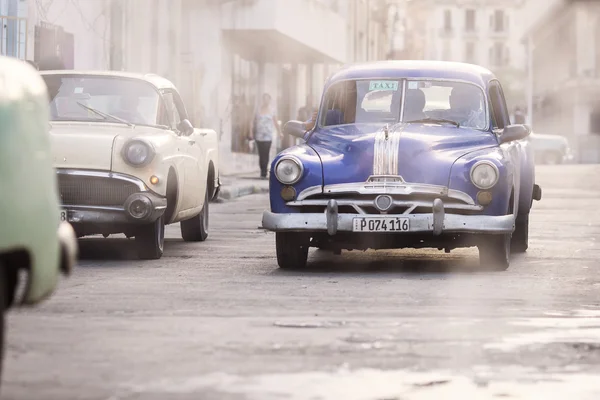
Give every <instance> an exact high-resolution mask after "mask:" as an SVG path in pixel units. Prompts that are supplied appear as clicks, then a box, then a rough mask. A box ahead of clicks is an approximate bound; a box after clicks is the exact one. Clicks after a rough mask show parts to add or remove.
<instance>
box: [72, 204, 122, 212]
mask: <svg viewBox="0 0 600 400" xmlns="http://www.w3.org/2000/svg"><path fill="white" fill-rule="evenodd" d="M60 208H61V210H81V211H84V210H93V211H125V208H123V207H111V206H78V205H70V204H69V205H62V204H61V205H60Z"/></svg>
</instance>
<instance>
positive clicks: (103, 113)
mask: <svg viewBox="0 0 600 400" xmlns="http://www.w3.org/2000/svg"><path fill="white" fill-rule="evenodd" d="M77 104H79V105H80V106H81V107H83V108H85V109H86V110H89V111H91V112H93V113H94V114H96V115H99V116H101V117H102V118H104V119H112V120H113V121H117V122H120V123H122V124H126V125H128V126H134V125H133V124H132V123H131V122H128V121H125V120H124V119H121V118H119V117H115V116H114V115H110V114H107V113H105V112H102V111H98V110H96V109H95V108H92V107H89V106H86V105H85V104H83V103H80V102H77Z"/></svg>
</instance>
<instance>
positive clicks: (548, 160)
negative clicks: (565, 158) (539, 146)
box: [542, 151, 562, 165]
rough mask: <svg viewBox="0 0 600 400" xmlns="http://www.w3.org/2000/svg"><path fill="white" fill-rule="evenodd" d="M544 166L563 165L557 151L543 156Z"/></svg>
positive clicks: (548, 152)
mask: <svg viewBox="0 0 600 400" xmlns="http://www.w3.org/2000/svg"><path fill="white" fill-rule="evenodd" d="M542 160H543V162H544V164H550V165H557V164H562V156H561V155H560V153H557V152H556V151H547V152H545V153H544V155H543V156H542Z"/></svg>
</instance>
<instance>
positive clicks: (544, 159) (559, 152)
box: [527, 132, 573, 164]
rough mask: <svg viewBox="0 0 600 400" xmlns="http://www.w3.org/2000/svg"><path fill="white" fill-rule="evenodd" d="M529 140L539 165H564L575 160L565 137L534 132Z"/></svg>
mask: <svg viewBox="0 0 600 400" xmlns="http://www.w3.org/2000/svg"><path fill="white" fill-rule="evenodd" d="M527 140H529V142H530V143H531V146H532V147H533V151H534V154H535V161H536V163H538V164H563V163H568V162H570V161H572V160H573V153H572V152H571V148H570V147H569V141H568V140H567V138H566V137H564V136H560V135H542V134H539V133H534V132H532V133H531V135H529V138H528V139H527Z"/></svg>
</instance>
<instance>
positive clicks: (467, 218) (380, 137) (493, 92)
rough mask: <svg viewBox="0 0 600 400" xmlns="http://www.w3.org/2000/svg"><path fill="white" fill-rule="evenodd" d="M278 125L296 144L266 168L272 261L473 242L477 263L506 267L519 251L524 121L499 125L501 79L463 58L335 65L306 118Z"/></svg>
mask: <svg viewBox="0 0 600 400" xmlns="http://www.w3.org/2000/svg"><path fill="white" fill-rule="evenodd" d="M285 131H286V132H287V133H288V134H290V135H293V136H296V137H302V138H303V139H304V140H305V141H306V143H304V144H302V145H299V146H295V147H291V148H289V149H287V150H285V151H283V152H281V153H280V154H279V155H278V156H277V157H276V158H275V159H274V160H273V163H272V168H271V176H270V202H271V209H270V210H268V211H265V212H264V214H263V227H264V228H266V229H268V230H271V231H274V232H275V247H276V252H277V261H278V263H279V266H280V267H281V268H298V267H303V266H304V265H305V264H306V262H307V256H308V249H309V247H318V248H322V249H328V250H332V251H334V252H336V253H339V252H340V251H342V250H344V249H362V250H364V249H390V248H405V247H414V248H421V247H433V248H438V249H445V250H446V251H450V250H452V249H454V248H459V247H470V246H478V247H479V254H480V261H481V267H482V268H484V269H491V270H504V269H506V268H508V266H509V262H510V256H511V253H514V252H524V251H526V250H527V248H528V232H529V211H530V209H531V206H532V203H533V200H534V199H535V200H539V199H540V198H541V189H540V188H539V186H537V185H536V184H535V167H534V165H533V157H532V152H531V149H530V146H529V143H528V142H527V141H526V140H524V139H525V138H527V136H528V135H529V133H530V130H529V128H528V127H527V126H525V125H510V122H509V115H508V112H507V107H506V103H505V100H504V95H503V91H502V86H501V85H500V82H499V81H498V80H497V79H496V78H495V76H494V75H493V74H492V73H491V72H490V71H488V70H486V69H483V68H480V67H477V66H473V65H469V64H462V63H448V62H431V61H393V62H381V63H372V64H365V65H358V66H353V67H348V68H344V69H342V70H341V71H339V72H338V73H336V74H334V75H333V76H332V77H331V78H330V79H329V80H328V82H327V83H326V85H325V90H324V93H323V97H322V100H321V106H320V110H319V114H318V119H317V124H316V126H314V128H312V129H311V130H309V131H308V132H306V125H305V124H304V123H302V122H300V121H292V122H288V123H287V124H286V126H285Z"/></svg>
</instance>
